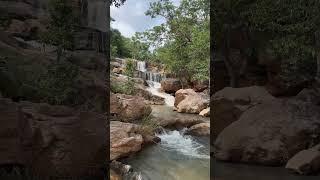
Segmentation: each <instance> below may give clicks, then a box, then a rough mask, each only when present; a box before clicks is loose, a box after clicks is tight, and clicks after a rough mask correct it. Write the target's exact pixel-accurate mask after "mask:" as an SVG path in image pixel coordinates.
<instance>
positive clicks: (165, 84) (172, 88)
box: [161, 78, 182, 93]
mask: <svg viewBox="0 0 320 180" xmlns="http://www.w3.org/2000/svg"><path fill="white" fill-rule="evenodd" d="M161 88H162V90H163V91H164V92H166V93H175V92H176V91H178V90H179V89H181V88H182V85H181V82H180V81H179V80H178V79H174V78H167V79H164V80H163V81H161Z"/></svg>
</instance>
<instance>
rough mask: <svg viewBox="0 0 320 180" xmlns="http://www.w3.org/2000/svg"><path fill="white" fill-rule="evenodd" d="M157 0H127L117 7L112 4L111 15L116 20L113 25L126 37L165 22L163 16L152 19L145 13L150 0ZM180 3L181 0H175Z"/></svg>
mask: <svg viewBox="0 0 320 180" xmlns="http://www.w3.org/2000/svg"><path fill="white" fill-rule="evenodd" d="M154 1H157V0H127V1H126V2H125V4H124V5H122V6H120V7H119V8H116V7H114V6H112V7H111V8H110V10H111V12H110V13H111V17H112V18H113V19H115V22H112V23H111V27H113V28H116V29H118V30H119V31H120V32H121V34H123V35H124V36H125V37H131V36H132V35H134V33H135V32H142V31H145V30H147V29H150V28H152V27H153V26H156V25H159V24H161V23H163V22H164V20H163V19H161V18H155V19H152V18H151V17H149V16H146V15H145V12H146V11H147V10H148V8H149V4H150V2H154ZM173 2H174V4H175V5H178V4H179V2H180V0H173Z"/></svg>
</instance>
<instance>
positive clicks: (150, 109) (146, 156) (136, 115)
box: [110, 61, 210, 180]
mask: <svg viewBox="0 0 320 180" xmlns="http://www.w3.org/2000/svg"><path fill="white" fill-rule="evenodd" d="M122 63H123V62H121V61H120V62H119V63H113V64H114V65H115V66H116V67H113V68H119V67H121V64H122ZM137 64H138V66H137V67H138V68H137V71H139V72H140V73H138V74H140V75H141V73H142V75H141V77H142V78H143V77H145V78H147V79H142V81H141V80H135V82H136V83H135V86H134V88H135V89H139V90H138V92H143V93H140V94H135V95H123V94H119V93H118V94H112V95H111V114H112V117H113V120H114V121H111V126H110V129H111V134H110V135H111V156H110V158H111V160H113V162H115V161H120V162H121V163H122V164H123V165H122V167H125V166H126V165H127V166H128V165H130V167H132V170H133V171H135V172H136V173H135V177H131V178H136V179H139V178H142V179H159V180H160V179H163V178H164V176H166V177H165V179H168V180H176V179H203V180H206V179H210V173H209V172H210V155H209V154H210V153H209V135H210V123H209V122H210V120H209V117H208V116H209V113H210V110H209V108H208V106H209V96H208V95H206V93H205V92H203V93H198V92H195V90H193V89H177V90H176V91H174V92H171V93H172V94H173V95H174V96H173V95H172V94H168V93H166V91H165V90H164V89H163V87H162V84H163V83H160V82H157V81H156V80H161V79H162V82H165V81H166V78H164V77H155V76H159V74H158V73H156V74H155V75H154V74H151V72H148V71H147V68H145V67H144V66H143V65H144V63H140V62H138V63H137ZM143 73H144V74H148V75H147V76H145V75H143ZM148 77H149V78H150V79H148ZM111 79H112V80H113V81H114V82H118V83H119V82H121V80H120V79H122V82H123V83H125V81H126V80H128V77H125V76H123V75H121V73H120V72H119V73H116V74H114V75H112V78H111ZM136 79H138V78H136ZM171 81H172V79H170V82H171ZM169 84H170V83H169ZM167 86H169V85H167ZM144 94H149V95H148V96H146V95H144ZM150 97H151V98H150ZM203 110H204V111H205V112H202V111H203ZM200 114H201V115H200ZM145 117H148V118H147V119H146V118H145ZM146 120H147V122H146ZM194 164H198V166H197V167H196V168H195V167H194ZM114 169H116V170H115V171H116V172H118V174H120V175H121V176H122V177H123V178H124V179H125V178H126V176H128V175H127V174H128V173H126V172H124V170H123V168H120V169H119V168H116V167H115V168H114ZM186 172H188V173H186Z"/></svg>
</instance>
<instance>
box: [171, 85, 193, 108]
mask: <svg viewBox="0 0 320 180" xmlns="http://www.w3.org/2000/svg"><path fill="white" fill-rule="evenodd" d="M189 95H197V93H196V92H195V91H194V90H193V89H180V90H178V91H177V92H176V93H175V99H174V106H175V107H177V106H178V104H179V103H180V102H181V101H183V100H184V99H185V98H186V97H187V96H189Z"/></svg>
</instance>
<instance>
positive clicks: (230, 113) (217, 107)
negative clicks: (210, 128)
mask: <svg viewBox="0 0 320 180" xmlns="http://www.w3.org/2000/svg"><path fill="white" fill-rule="evenodd" d="M273 99H275V98H274V97H273V96H271V95H270V94H269V93H268V91H267V90H266V89H265V88H264V87H261V86H252V87H245V88H231V87H226V88H224V89H222V90H220V91H218V92H216V93H215V94H214V95H213V96H212V97H211V103H212V109H214V111H213V114H212V118H213V119H214V121H215V126H214V128H215V135H214V136H216V135H218V134H219V133H220V132H221V131H222V130H223V129H224V128H225V127H227V126H228V125H230V124H231V123H233V122H235V121H237V120H238V119H239V117H240V115H241V114H242V113H243V112H244V111H246V110H247V109H249V108H250V107H252V106H254V105H257V104H259V103H261V102H264V101H270V100H273Z"/></svg>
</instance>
